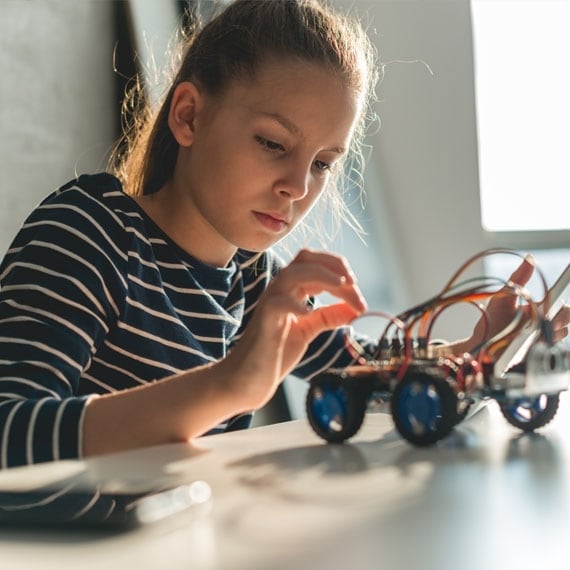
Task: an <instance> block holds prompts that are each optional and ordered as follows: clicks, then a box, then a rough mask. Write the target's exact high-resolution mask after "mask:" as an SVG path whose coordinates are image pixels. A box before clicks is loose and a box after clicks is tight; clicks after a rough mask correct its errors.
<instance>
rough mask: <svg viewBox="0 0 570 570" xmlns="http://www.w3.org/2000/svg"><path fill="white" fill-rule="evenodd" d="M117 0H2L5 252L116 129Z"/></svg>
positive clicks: (0, 178)
mask: <svg viewBox="0 0 570 570" xmlns="http://www.w3.org/2000/svg"><path fill="white" fill-rule="evenodd" d="M113 33H114V32H113V23H112V4H111V2H107V1H101V0H98V1H85V0H82V1H77V0H0V255H2V254H3V253H4V251H5V250H6V248H7V247H8V246H9V244H10V241H11V240H12V238H13V236H14V234H15V233H16V231H17V229H18V228H19V226H20V225H21V223H22V221H23V220H24V217H25V216H26V214H27V213H28V212H29V211H30V210H31V209H32V208H33V207H34V206H35V204H36V203H37V202H38V201H39V200H40V199H42V198H43V197H44V196H45V195H46V194H48V193H49V192H50V191H51V190H52V189H55V188H56V187H57V186H59V185H61V184H63V183H64V182H66V181H67V180H69V179H71V178H72V177H73V176H74V175H75V171H77V172H86V171H94V170H98V169H101V168H103V167H104V165H105V161H104V156H105V153H106V151H107V150H108V149H109V147H110V145H111V144H112V141H113V138H114V136H115V132H114V125H115V118H114V117H115V115H114V110H113V107H112V106H113V105H114V99H113V97H114V94H113V57H112V53H113V42H114V36H113Z"/></svg>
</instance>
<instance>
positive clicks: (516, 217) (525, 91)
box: [472, 0, 570, 232]
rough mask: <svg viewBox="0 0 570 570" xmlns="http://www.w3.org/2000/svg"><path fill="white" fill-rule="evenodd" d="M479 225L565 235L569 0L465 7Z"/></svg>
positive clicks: (569, 197)
mask: <svg viewBox="0 0 570 570" xmlns="http://www.w3.org/2000/svg"><path fill="white" fill-rule="evenodd" d="M472 15H473V33H474V46H475V54H474V55H475V70H476V71H475V80H476V101H477V122H478V137H479V172H480V187H481V205H482V217H483V220H482V221H483V226H484V228H485V229H486V230H489V231H492V232H500V231H527V230H542V231H544V230H564V229H570V168H569V165H570V73H568V62H569V60H570V39H569V38H570V36H569V35H568V26H569V24H570V0H526V1H524V0H472Z"/></svg>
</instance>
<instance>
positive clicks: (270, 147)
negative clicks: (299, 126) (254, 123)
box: [255, 135, 285, 152]
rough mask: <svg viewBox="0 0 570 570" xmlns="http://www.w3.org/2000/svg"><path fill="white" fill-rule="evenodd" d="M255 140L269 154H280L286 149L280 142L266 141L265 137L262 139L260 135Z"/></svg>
mask: <svg viewBox="0 0 570 570" xmlns="http://www.w3.org/2000/svg"><path fill="white" fill-rule="evenodd" d="M255 140H256V141H257V142H258V143H259V144H260V145H261V146H262V147H263V148H264V149H265V150H267V151H269V152H278V151H284V150H285V147H284V146H283V145H282V144H279V143H278V142H275V141H272V140H269V139H266V138H265V137H261V136H259V135H256V136H255Z"/></svg>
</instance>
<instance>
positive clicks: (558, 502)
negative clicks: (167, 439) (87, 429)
mask: <svg viewBox="0 0 570 570" xmlns="http://www.w3.org/2000/svg"><path fill="white" fill-rule="evenodd" d="M565 396H566V395H565ZM569 428H570V400H568V399H567V398H566V397H564V398H563V400H562V403H561V407H560V411H559V413H558V415H557V417H556V418H555V420H554V421H553V422H552V424H551V425H549V426H547V427H546V428H544V429H543V430H541V432H540V433H537V434H530V435H522V434H521V433H520V432H518V431H517V430H515V429H514V428H511V427H510V426H508V424H506V422H505V421H504V420H503V419H502V417H501V416H500V414H499V412H498V410H497V409H496V407H495V405H494V404H492V403H491V404H488V405H487V406H485V407H484V408H483V409H482V410H481V411H479V412H478V413H477V414H475V415H474V416H473V417H472V418H470V419H469V420H467V421H465V422H463V423H462V424H461V425H460V426H459V427H458V428H456V430H455V431H454V432H453V433H452V434H451V435H450V436H449V437H448V438H447V439H446V440H444V441H442V442H439V444H437V445H436V446H435V447H432V448H429V449H417V448H414V447H412V446H410V445H409V444H408V443H406V442H405V441H403V440H402V439H401V438H400V437H399V436H398V435H397V434H396V433H395V431H394V429H393V424H392V420H391V417H390V416H389V415H388V414H384V413H376V414H369V415H368V416H367V418H366V420H365V423H364V426H363V428H362V429H361V430H360V432H359V433H358V434H357V436H356V437H355V438H353V440H351V442H350V443H349V444H345V445H328V444H325V443H324V442H322V441H321V440H320V439H319V438H318V437H317V436H316V435H315V434H314V433H313V432H312V430H311V429H310V427H309V426H308V424H307V423H306V422H305V421H302V420H300V421H294V422H287V423H283V424H276V425H273V426H266V427H260V428H255V429H252V430H249V431H245V432H236V433H232V434H224V435H218V436H212V437H206V438H202V439H201V440H200V441H199V442H198V444H196V445H192V446H191V445H182V444H181V445H169V446H163V447H156V448H151V449H146V450H141V451H136V452H129V453H122V454H117V455H113V456H105V457H99V458H96V459H93V460H89V461H84V462H76V463H77V465H79V466H80V467H81V468H86V469H88V470H89V471H90V473H92V474H93V476H94V477H95V478H96V479H97V480H99V481H104V482H105V483H106V484H107V485H111V486H113V485H115V486H116V487H117V488H120V487H121V486H122V485H129V486H131V487H140V488H145V486H147V485H149V483H153V484H154V483H156V481H163V482H172V483H178V482H180V483H182V482H191V481H194V480H205V481H207V482H208V483H209V484H210V486H211V488H212V491H213V498H212V501H211V503H210V504H209V508H207V506H206V505H203V508H201V509H198V510H196V511H195V512H187V513H184V514H183V515H179V516H176V517H172V518H171V519H169V520H166V521H163V522H161V523H156V524H153V525H147V526H145V527H143V528H140V529H137V530H134V531H130V532H123V533H112V534H111V533H97V532H82V533H69V532H67V533H66V532H57V531H41V532H40V531H29V532H27V531H23V530H14V529H6V528H5V529H2V530H0V567H1V568H3V569H4V568H5V569H6V570H8V569H9V570H12V569H14V570H19V569H22V570H24V569H25V570H30V569H31V568H41V569H42V570H50V569H52V568H53V569H56V568H57V569H58V570H61V569H67V568H70V569H71V568H73V569H78V568H81V569H82V570H84V569H89V568H105V569H115V568H125V569H126V568H129V569H130V568H135V569H137V570H140V569H147V568H148V569H155V568H156V569H158V568H160V569H161V570H170V569H180V568H191V569H193V570H202V569H207V570H213V569H216V570H217V569H220V570H221V569H223V570H233V569H236V570H241V569H247V570H255V569H263V570H267V569H269V568H271V570H289V569H299V568H311V569H312V570H320V569H321V568H322V569H323V570H324V569H325V568H326V569H328V570H330V569H334V570H336V569H339V570H340V569H341V568H342V569H343V570H344V569H345V568H347V567H348V568H351V567H352V568H355V569H358V570H367V569H368V568H370V569H372V568H374V569H378V568H387V569H390V570H399V569H412V568H418V569H421V570H424V569H432V568H433V569H435V568H437V569H438V570H447V569H456V568H461V569H462V570H471V569H473V570H475V569H482V568H485V569H494V568H517V569H524V570H526V569H531V568H532V569H533V570H535V569H536V568H547V569H548V570H553V569H557V568H564V569H565V570H566V569H567V568H568V567H570V554H567V553H566V548H567V541H568V537H569V536H570V532H569V531H570V429H569ZM66 465H69V463H68V462H66ZM38 467H41V466H38ZM31 469H33V468H31ZM30 472H31V471H30Z"/></svg>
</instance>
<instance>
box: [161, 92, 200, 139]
mask: <svg viewBox="0 0 570 570" xmlns="http://www.w3.org/2000/svg"><path fill="white" fill-rule="evenodd" d="M202 103H203V96H202V93H201V92H200V90H199V89H198V87H197V86H196V85H195V84H194V83H192V82H190V81H183V82H182V83H179V84H178V85H177V86H176V88H175V89H174V93H173V94H172V101H171V102H170V111H169V113H168V126H169V127H170V130H171V132H172V135H173V136H174V138H175V139H176V142H178V144H179V145H180V146H182V147H189V146H191V145H192V143H193V142H194V122H195V119H196V115H197V113H199V112H200V111H201V109H202Z"/></svg>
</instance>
